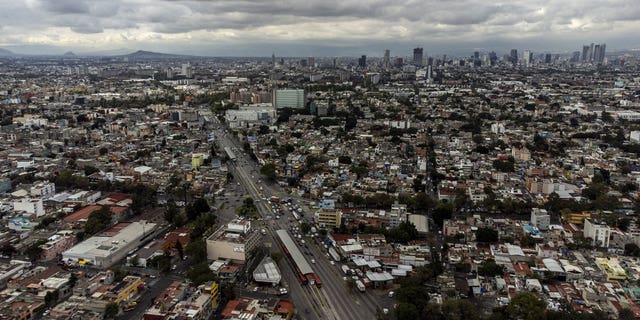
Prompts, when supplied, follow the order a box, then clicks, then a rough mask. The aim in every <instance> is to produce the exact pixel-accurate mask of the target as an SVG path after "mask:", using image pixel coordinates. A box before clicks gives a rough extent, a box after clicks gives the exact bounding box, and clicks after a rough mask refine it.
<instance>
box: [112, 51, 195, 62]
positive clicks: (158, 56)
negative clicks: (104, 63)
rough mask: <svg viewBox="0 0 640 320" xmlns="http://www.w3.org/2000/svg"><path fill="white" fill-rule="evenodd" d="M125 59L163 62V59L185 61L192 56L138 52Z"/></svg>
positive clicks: (127, 55)
mask: <svg viewBox="0 0 640 320" xmlns="http://www.w3.org/2000/svg"><path fill="white" fill-rule="evenodd" d="M123 57H126V58H130V59H145V60H161V59H185V58H189V57H192V56H186V55H179V54H170V53H160V52H153V51H144V50H138V51H136V52H133V53H129V54H126V55H123Z"/></svg>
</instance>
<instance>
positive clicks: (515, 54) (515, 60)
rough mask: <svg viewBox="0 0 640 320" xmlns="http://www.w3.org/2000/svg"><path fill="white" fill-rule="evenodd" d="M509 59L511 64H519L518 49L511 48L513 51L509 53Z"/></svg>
mask: <svg viewBox="0 0 640 320" xmlns="http://www.w3.org/2000/svg"><path fill="white" fill-rule="evenodd" d="M509 60H510V62H511V64H513V65H514V66H515V65H516V64H518V49H511V53H510V54H509Z"/></svg>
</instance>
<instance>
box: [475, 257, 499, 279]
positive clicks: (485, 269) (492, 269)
mask: <svg viewBox="0 0 640 320" xmlns="http://www.w3.org/2000/svg"><path fill="white" fill-rule="evenodd" d="M478 274H479V275H481V276H486V277H495V276H499V275H502V274H504V269H502V267H501V266H500V265H498V264H497V263H496V261H495V260H493V259H487V260H485V261H482V263H481V264H480V266H478Z"/></svg>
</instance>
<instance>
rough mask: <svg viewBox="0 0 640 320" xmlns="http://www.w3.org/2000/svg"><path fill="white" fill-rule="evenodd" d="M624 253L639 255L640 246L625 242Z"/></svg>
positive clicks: (626, 254)
mask: <svg viewBox="0 0 640 320" xmlns="http://www.w3.org/2000/svg"><path fill="white" fill-rule="evenodd" d="M624 255H625V256H633V257H640V247H638V245H636V244H635V243H627V244H625V245H624Z"/></svg>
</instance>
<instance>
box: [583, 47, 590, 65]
mask: <svg viewBox="0 0 640 320" xmlns="http://www.w3.org/2000/svg"><path fill="white" fill-rule="evenodd" d="M588 61H589V46H582V62H588Z"/></svg>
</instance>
